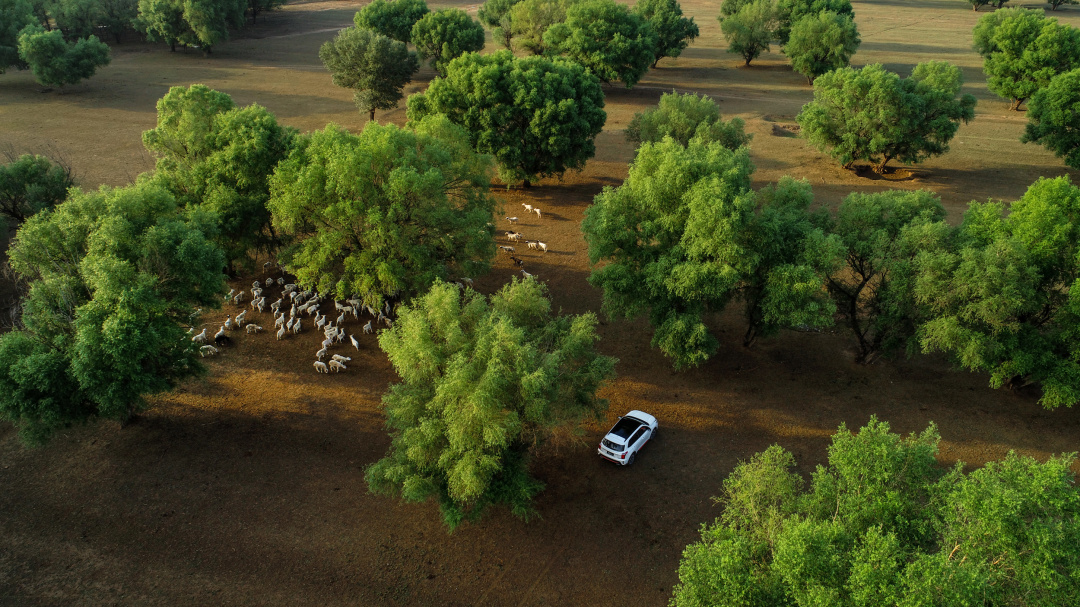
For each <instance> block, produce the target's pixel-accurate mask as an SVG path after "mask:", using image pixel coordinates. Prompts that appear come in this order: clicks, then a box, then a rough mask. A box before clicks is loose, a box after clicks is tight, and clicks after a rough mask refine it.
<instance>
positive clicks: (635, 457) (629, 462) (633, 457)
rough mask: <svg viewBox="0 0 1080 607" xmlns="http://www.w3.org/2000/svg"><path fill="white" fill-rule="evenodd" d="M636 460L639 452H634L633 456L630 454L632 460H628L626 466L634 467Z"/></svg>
mask: <svg viewBox="0 0 1080 607" xmlns="http://www.w3.org/2000/svg"><path fill="white" fill-rule="evenodd" d="M635 459H637V452H634V453H631V454H630V459H628V460H626V465H627V466H632V465H634V460H635Z"/></svg>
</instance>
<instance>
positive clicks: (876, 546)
mask: <svg viewBox="0 0 1080 607" xmlns="http://www.w3.org/2000/svg"><path fill="white" fill-rule="evenodd" d="M939 441H940V437H939V436H938V434H937V430H936V428H935V427H934V426H933V425H932V424H931V426H930V428H928V429H927V430H926V431H924V432H923V433H922V434H918V435H916V434H912V435H911V436H909V437H908V438H901V437H900V436H899V435H897V434H893V433H891V432H889V425H888V424H886V423H883V422H878V421H877V420H876V419H875V418H871V420H870V423H869V424H867V425H866V426H865V427H863V428H861V429H860V430H859V432H858V433H855V434H852V433H850V432H848V431H847V429H846V428H845V427H844V426H843V425H841V426H840V431H839V432H837V433H836V434H835V435H834V436H833V439H832V444H831V445H830V447H829V461H828V465H827V466H818V468H817V470H816V471H815V472H814V474H813V478H812V480H811V482H810V486H809V488H808V490H805V491H804V490H803V482H802V479H801V478H800V477H799V476H798V475H797V474H795V473H794V472H793V470H792V469H793V468H794V465H795V459H794V458H793V457H792V456H791V454H790V453H788V452H786V451H784V450H783V449H781V448H780V447H779V446H777V445H773V446H772V447H769V448H768V449H767V450H766V451H765V452H763V453H758V454H757V455H755V456H754V457H753V458H751V460H750V461H749V462H745V463H741V464H739V466H737V467H736V468H735V471H734V472H732V473H731V475H730V476H728V478H727V479H725V480H724V491H723V497H722V498H721V499H720V500H719V501H721V502H722V503H723V505H724V511H723V513H722V514H721V515H720V517H719V518H717V519H716V520H715V521H714V522H713V523H712V524H711V525H707V526H703V527H702V532H701V541H700V542H697V543H694V544H691V545H690V546H687V548H686V550H685V551H684V552H683V558H682V562H681V563H680V565H679V584H678V586H676V588H675V592H674V597H673V598H672V601H671V604H672V605H675V606H677V607H692V606H695V607H696V606H700V605H747V606H757V605H855V606H863V605H865V606H868V607H869V606H871V605H873V606H877V605H897V606H899V607H916V606H919V605H986V606H989V607H999V606H1000V607H1004V606H1006V605H1020V604H1023V605H1063V604H1067V603H1069V602H1070V601H1071V600H1072V597H1075V596H1076V594H1077V592H1078V591H1080V579H1078V578H1077V576H1076V571H1078V570H1080V569H1078V568H1080V492H1078V491H1077V488H1076V486H1075V481H1074V480H1073V474H1072V472H1071V471H1070V466H1071V465H1072V464H1073V462H1074V461H1075V454H1071V455H1063V456H1061V457H1060V458H1051V459H1050V460H1049V461H1047V462H1045V463H1039V462H1037V461H1035V460H1034V459H1032V458H1029V457H1021V456H1018V455H1016V454H1014V453H1009V455H1008V456H1007V457H1006V458H1005V459H1004V460H1002V461H1000V462H989V463H988V464H987V465H986V466H985V467H984V468H981V469H979V470H975V471H973V472H971V473H969V474H964V472H963V471H962V466H961V465H957V466H956V467H954V468H952V469H951V470H949V469H946V468H944V467H943V466H941V465H939V464H938V463H937V461H936V459H935V457H934V455H935V453H936V452H937V448H938V443H939Z"/></svg>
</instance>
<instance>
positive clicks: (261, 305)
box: [255, 297, 266, 314]
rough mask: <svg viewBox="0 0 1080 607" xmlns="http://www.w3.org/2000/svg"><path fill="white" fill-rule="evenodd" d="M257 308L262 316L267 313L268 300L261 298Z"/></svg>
mask: <svg viewBox="0 0 1080 607" xmlns="http://www.w3.org/2000/svg"><path fill="white" fill-rule="evenodd" d="M255 308H256V309H258V310H259V313H260V314H262V313H263V312H265V311H266V298H265V297H260V298H259V303H258V304H256V306H255Z"/></svg>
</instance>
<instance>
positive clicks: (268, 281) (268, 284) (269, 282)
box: [263, 278, 274, 287]
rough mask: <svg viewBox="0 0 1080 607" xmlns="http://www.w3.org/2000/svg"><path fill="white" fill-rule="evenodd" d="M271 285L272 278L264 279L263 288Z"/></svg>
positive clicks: (272, 282)
mask: <svg viewBox="0 0 1080 607" xmlns="http://www.w3.org/2000/svg"><path fill="white" fill-rule="evenodd" d="M272 284H274V279H273V278H267V279H266V280H265V281H264V282H263V286H264V287H269V286H270V285H272Z"/></svg>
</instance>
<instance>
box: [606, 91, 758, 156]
mask: <svg viewBox="0 0 1080 607" xmlns="http://www.w3.org/2000/svg"><path fill="white" fill-rule="evenodd" d="M744 126H745V123H744V122H743V121H742V119H741V118H732V119H731V120H729V121H727V122H724V121H723V120H722V119H721V117H720V106H718V105H716V102H715V101H713V100H712V98H710V97H706V96H705V95H701V96H700V97H699V96H697V95H695V94H693V93H686V94H680V93H677V92H675V91H672V92H670V93H664V94H663V95H661V96H660V104H659V105H658V106H657V107H655V108H652V109H648V110H645V111H644V112H639V113H637V114H634V117H633V119H631V120H630V124H629V125H627V127H626V140H627V141H629V142H630V143H633V144H634V147H635V148H636V147H638V146H640V145H641V144H642V143H645V142H649V143H659V142H660V141H661V140H663V139H664V137H671V138H672V139H674V140H675V141H677V142H679V143H680V144H682V145H683V146H686V145H688V144H689V143H690V140H691V139H694V138H697V139H701V140H702V141H705V142H708V141H717V142H719V143H720V144H721V145H723V146H724V147H726V148H728V149H731V150H736V149H738V148H740V147H742V146H744V145H749V144H750V139H751V138H752V137H753V135H747V134H746V133H745V132H744V130H743V129H744Z"/></svg>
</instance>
